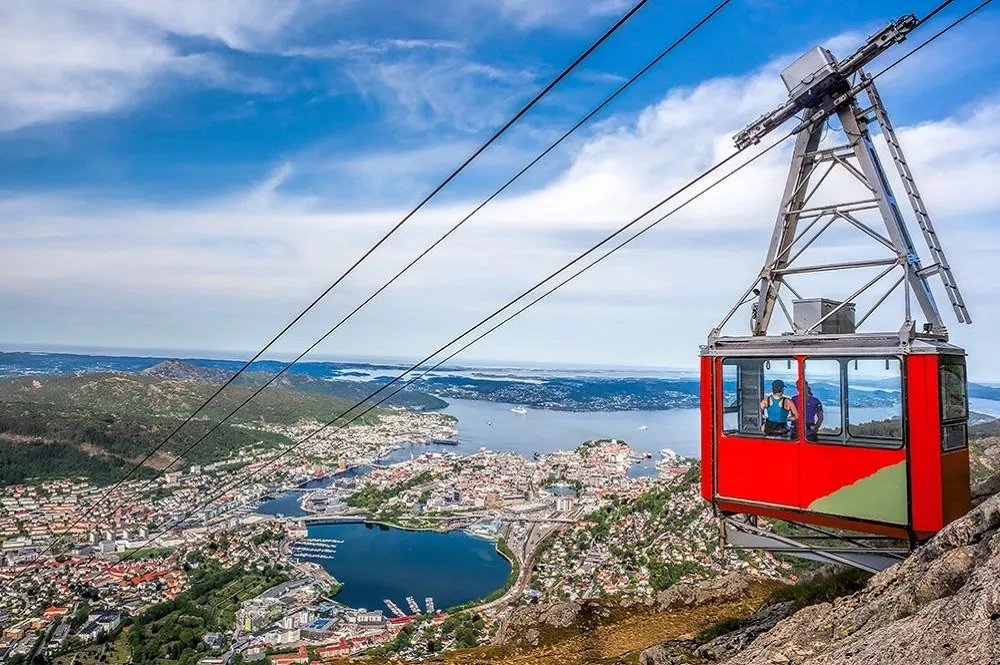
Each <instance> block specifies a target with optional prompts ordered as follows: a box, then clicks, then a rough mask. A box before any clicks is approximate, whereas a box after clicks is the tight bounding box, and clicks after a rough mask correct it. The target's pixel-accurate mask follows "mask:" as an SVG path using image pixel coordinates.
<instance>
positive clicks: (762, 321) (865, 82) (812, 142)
mask: <svg viewBox="0 0 1000 665" xmlns="http://www.w3.org/2000/svg"><path fill="white" fill-rule="evenodd" d="M859 76H860V83H859V85H858V89H859V91H860V92H864V94H865V95H866V96H867V99H868V102H869V105H868V106H867V107H865V108H861V106H860V105H859V103H858V96H857V95H848V96H846V98H842V99H841V100H838V101H840V102H841V103H840V105H839V106H836V107H835V108H833V109H832V110H824V109H823V108H815V109H807V111H806V114H805V116H806V117H807V118H812V121H811V122H807V123H803V125H801V127H800V130H799V132H798V134H797V136H796V142H795V149H794V152H793V155H792V161H791V166H790V168H789V173H788V177H787V180H786V184H785V190H784V194H783V196H782V200H781V206H780V212H779V214H778V218H777V221H776V223H775V227H774V232H773V233H772V236H771V243H770V247H769V249H768V253H767V258H766V260H765V262H764V266H763V267H762V268H761V271H760V273H759V274H758V276H757V277H755V278H754V280H753V282H752V283H751V285H750V287H749V288H748V289H747V290H746V291H745V292H744V294H743V296H742V297H741V298H740V299H739V301H738V302H737V304H736V305H735V306H734V307H733V308H732V309H731V310H730V311H729V312H728V313H727V315H726V316H725V318H724V319H723V320H722V321H721V322H720V323H719V325H718V326H716V328H715V330H713V333H712V336H715V337H718V336H719V335H720V334H721V331H722V330H723V329H724V328H725V327H726V325H727V324H728V323H729V322H730V320H731V319H732V318H733V316H734V315H735V314H736V312H737V311H738V310H739V308H740V307H741V306H743V305H745V304H747V303H748V302H751V301H755V302H753V305H752V308H751V317H750V332H751V334H752V335H755V336H759V335H766V334H767V332H768V328H769V326H770V324H771V319H772V316H773V314H774V311H775V309H779V310H780V311H781V313H782V315H783V316H784V318H785V320H786V321H787V322H788V324H789V327H790V328H791V330H792V332H793V334H810V333H815V332H816V331H817V329H818V328H819V326H820V325H821V324H822V323H823V322H824V321H826V320H827V319H829V318H830V317H832V316H836V315H837V314H838V313H839V311H840V310H841V309H842V308H844V307H846V306H848V305H850V304H852V303H853V301H854V300H855V299H856V298H858V297H859V296H861V295H863V294H866V293H868V292H869V291H873V290H876V289H884V290H883V291H882V293H881V294H880V295H879V296H878V297H877V298H876V299H875V303H874V305H872V306H871V307H870V308H869V309H868V310H867V311H866V312H865V313H864V314H862V315H861V316H860V318H859V319H858V321H857V323H856V326H857V327H858V328H860V327H861V326H862V325H863V324H864V323H865V322H866V321H867V320H868V319H869V318H870V317H871V316H872V314H874V313H875V312H876V311H877V310H879V309H880V308H881V307H882V306H883V305H884V304H885V303H886V301H887V300H888V299H889V298H890V297H891V296H892V295H893V294H894V293H896V292H897V290H899V287H900V286H903V292H904V293H903V301H904V317H905V321H904V322H903V324H902V326H901V329H915V327H916V322H915V321H914V320H913V305H912V303H913V302H914V301H915V302H916V305H917V307H918V308H919V311H920V313H921V314H922V315H923V319H924V321H925V323H924V325H923V326H922V332H923V333H924V334H927V335H930V336H933V337H935V338H937V339H941V340H942V341H946V340H947V338H948V333H947V328H946V327H945V325H944V323H943V321H942V318H941V314H940V312H939V310H938V307H937V303H936V302H935V299H934V295H933V293H932V291H931V288H930V284H929V282H928V278H929V277H930V276H932V275H938V276H940V278H941V280H942V282H943V284H944V289H945V293H946V294H947V295H948V298H949V300H950V301H951V304H952V307H953V309H954V311H955V314H956V316H957V318H958V320H959V321H960V322H963V323H971V317H970V316H969V312H968V310H967V308H966V306H965V302H964V300H963V298H962V295H961V293H960V291H959V290H958V286H957V284H956V282H955V279H954V276H953V275H952V272H951V268H950V266H949V264H948V261H947V258H946V257H945V255H944V251H943V249H942V248H941V245H940V242H939V241H938V238H937V234H936V232H935V231H934V227H933V224H932V222H931V219H930V216H929V214H928V213H927V209H926V207H925V206H924V203H923V199H922V198H921V196H920V193H919V191H918V190H917V187H916V182H915V180H914V178H913V175H912V173H911V172H910V169H909V166H908V165H907V163H906V160H905V158H904V156H903V152H902V149H901V147H900V145H899V141H898V139H897V138H896V135H895V131H894V130H893V128H892V125H891V123H890V121H889V117H888V114H887V113H886V111H885V108H884V106H883V105H882V101H881V98H880V97H879V95H878V91H877V90H876V89H875V84H874V82H873V81H872V80H871V79H870V78H868V77H867V76H866V75H865V74H864V72H860V73H859ZM828 108H829V107H828ZM834 114H835V115H837V117H838V118H839V120H840V123H841V127H842V133H843V135H844V136H845V138H846V142H845V143H843V144H840V145H835V146H832V147H826V148H821V147H820V143H821V141H822V139H823V134H824V124H825V123H824V122H823V120H825V119H826V118H828V117H829V116H830V115H834ZM876 122H877V123H878V124H879V126H880V128H881V134H882V136H883V138H884V139H885V141H886V143H887V144H888V146H889V153H890V154H891V155H892V159H893V162H894V164H895V166H896V170H897V172H898V173H899V176H900V178H901V180H902V182H903V185H904V189H905V190H906V194H907V197H908V199H909V202H910V205H911V207H912V209H913V213H914V215H915V217H916V220H917V223H918V225H919V226H920V229H921V231H922V233H923V236H924V239H925V241H926V242H927V245H928V247H929V249H930V258H931V263H930V264H928V265H926V266H925V265H923V264H922V262H921V259H920V256H919V254H918V252H917V250H916V247H915V246H914V243H913V240H912V238H911V236H910V233H909V231H908V229H907V225H906V222H905V220H904V219H903V216H902V213H901V212H900V209H899V205H898V204H897V201H896V198H895V196H894V195H893V192H892V188H891V187H890V185H889V181H888V179H887V178H886V175H885V170H884V169H883V167H882V162H881V160H880V159H879V156H878V153H877V152H876V151H875V147H874V144H873V142H872V138H871V134H870V132H869V129H868V127H869V125H871V124H872V123H876ZM835 169H840V170H841V171H843V172H845V173H847V174H849V175H850V176H851V177H852V178H853V179H855V180H856V181H857V182H859V183H860V184H861V185H862V186H863V187H864V188H865V190H866V191H868V192H870V194H871V195H870V196H866V197H865V198H861V199H857V200H850V201H841V202H836V203H832V204H822V205H812V204H811V202H812V201H813V200H814V198H815V196H816V194H817V192H818V191H821V188H822V186H823V185H824V183H825V182H826V181H827V179H828V177H829V176H830V174H831V173H832V172H833V171H834V170H835ZM865 211H877V212H878V217H880V218H881V221H882V222H883V225H884V229H883V228H875V227H873V226H872V225H871V224H869V223H866V222H865V221H863V220H862V219H859V216H858V213H862V212H865ZM834 224H839V225H841V226H842V225H848V226H850V227H853V228H855V229H857V230H858V231H859V232H860V233H862V234H863V235H864V236H866V237H867V238H868V239H869V240H870V241H871V242H872V243H874V244H875V245H878V246H880V247H882V248H883V249H885V250H886V253H887V256H886V258H881V259H867V260H844V261H839V262H835V263H825V264H807V263H804V262H802V261H800V259H801V257H802V255H803V253H804V252H806V250H808V249H809V247H811V246H812V245H813V244H814V243H815V242H816V241H817V240H818V239H819V238H820V237H821V236H823V234H824V233H826V232H827V231H829V229H830V228H831V227H832V226H833V225H834ZM865 268H868V269H870V268H882V270H880V271H879V272H878V273H877V274H876V276H875V277H873V278H871V279H869V280H868V281H866V282H864V283H863V284H861V285H860V286H859V287H858V288H857V289H856V290H855V291H853V292H852V293H851V295H849V296H848V297H847V298H845V299H844V300H843V301H842V302H841V303H840V304H839V305H837V306H836V308H835V309H833V311H830V312H828V313H826V315H825V316H823V317H822V318H820V319H819V320H817V321H815V322H813V323H812V324H811V325H810V326H809V327H808V328H805V329H800V328H799V327H798V326H796V324H795V322H794V320H793V318H792V315H791V313H790V311H789V308H788V305H787V304H786V303H785V301H784V299H783V298H782V297H781V296H782V290H783V288H784V289H788V291H789V292H790V293H791V294H792V296H793V297H795V298H802V295H801V293H800V292H799V291H798V290H797V289H795V288H794V287H793V285H792V284H791V283H790V280H789V279H788V278H789V277H792V276H795V275H805V274H816V273H822V272H846V271H850V270H857V269H865ZM893 273H895V279H893V278H891V277H890V275H892V274H893ZM887 278H888V279H887ZM824 295H825V294H824Z"/></svg>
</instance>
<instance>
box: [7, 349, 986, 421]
mask: <svg viewBox="0 0 1000 665" xmlns="http://www.w3.org/2000/svg"><path fill="white" fill-rule="evenodd" d="M242 366H243V362H241V361H237V360H211V359H199V358H194V359H168V358H137V357H129V356H87V355H74V354H60V353H52V354H49V353H24V352H17V353H4V352H0V378H2V377H5V376H7V377H15V376H25V375H33V376H39V375H54V374H72V373H80V372H86V373H91V372H131V373H140V374H143V375H145V376H151V377H154V378H163V379H171V380H176V381H188V382H192V383H199V382H201V383H206V384H214V385H221V383H222V382H224V381H226V380H227V379H228V378H229V377H230V376H232V375H233V374H234V373H235V372H236V371H237V370H239V369H240V368H241V367H242ZM284 366H285V363H283V362H281V361H276V360H258V361H255V362H254V363H252V364H251V366H250V367H249V369H248V371H247V373H246V374H244V375H243V376H241V377H240V378H239V379H238V380H237V381H236V383H237V384H240V385H260V384H261V383H262V382H263V381H266V380H267V378H269V377H270V376H273V375H274V374H276V373H277V372H279V371H281V370H282V369H283V368H284ZM405 369H407V367H406V366H404V365H399V364H392V363H385V364H377V363H360V362H319V361H310V362H300V363H296V364H295V366H294V367H293V368H292V369H291V371H290V372H289V373H288V374H285V375H284V376H282V377H281V378H280V379H278V380H277V381H275V385H276V386H280V387H285V388H291V389H293V390H297V391H301V392H306V393H314V394H319V395H327V396H331V397H339V398H343V399H351V400H360V399H363V398H365V397H367V396H368V395H370V394H371V393H372V392H374V391H376V390H378V389H379V388H380V387H382V386H385V385H386V384H387V383H389V382H390V381H391V380H392V379H394V378H395V377H396V376H398V375H399V374H401V373H402V372H403V371H404V370H405ZM813 384H814V385H813V388H814V390H815V391H816V394H817V396H819V397H820V399H822V400H824V401H830V400H833V401H837V400H839V395H840V390H839V387H837V386H835V385H832V384H826V383H825V382H824V381H823V380H816V381H814V382H813ZM865 385H866V386H867V387H869V388H879V387H883V388H884V387H889V386H891V385H894V384H893V382H886V383H885V385H884V386H880V383H879V381H878V380H875V379H872V380H870V381H867V382H866V383H865ZM698 391H699V381H698V376H697V374H696V372H695V371H694V370H691V371H690V372H682V371H671V372H665V371H664V372H655V371H650V372H649V373H648V374H646V375H644V376H632V375H629V374H627V373H625V372H624V371H610V370H607V371H593V370H579V371H573V370H565V369H560V370H555V369H552V370H548V369H541V368H536V369H530V370H528V369H522V368H506V369H504V368H499V367H491V368H477V367H441V368H439V369H438V370H435V371H433V372H430V373H428V375H427V376H426V377H424V378H422V379H421V380H419V381H417V382H415V383H414V384H413V385H412V386H409V387H407V388H406V389H405V390H403V391H401V392H400V393H398V394H397V395H395V396H393V397H392V399H390V400H389V401H388V402H387V404H388V405H391V406H401V407H406V408H411V409H421V410H432V409H442V408H444V407H445V406H446V401H445V400H448V399H472V400H487V401H492V402H507V403H513V404H523V405H525V406H533V407H535V408H547V409H557V410H568V411H627V410H652V409H672V408H693V407H696V406H697V405H698V404H699V393H698ZM969 392H970V396H971V397H973V398H984V399H993V400H1000V387H996V386H989V385H985V384H977V383H970V384H969ZM898 401H899V393H898V392H892V391H889V390H867V391H864V393H859V392H855V394H853V395H852V405H853V406H890V405H895V404H897V403H898Z"/></svg>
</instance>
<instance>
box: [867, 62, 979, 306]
mask: <svg viewBox="0 0 1000 665" xmlns="http://www.w3.org/2000/svg"><path fill="white" fill-rule="evenodd" d="M861 80H862V84H863V85H864V88H865V91H866V92H867V93H868V98H869V99H870V100H871V102H872V107H871V110H872V111H874V112H875V119H876V120H877V121H878V124H879V125H880V126H881V127H882V135H883V136H884V137H885V142H886V143H887V144H888V146H889V153H890V154H891V155H892V161H893V162H895V163H896V171H897V172H898V173H899V177H900V179H901V180H902V181H903V187H904V188H905V189H906V195H907V197H909V199H910V205H911V206H912V207H913V214H914V215H915V216H916V218H917V224H919V225H920V230H921V231H923V234H924V240H926V241H927V246H928V248H929V249H930V252H931V258H932V259H933V261H934V262H933V263H932V264H931V265H929V266H927V267H925V268H923V269H922V270H921V271H920V272H921V273H922V274H923V275H933V274H938V275H940V276H941V282H942V283H943V284H944V289H945V292H946V293H947V294H948V299H949V300H950V301H951V306H952V308H953V309H954V310H955V316H956V317H957V318H958V320H959V322H961V323H972V317H971V316H970V315H969V310H968V309H967V308H966V306H965V300H964V299H963V298H962V293H961V292H960V291H959V290H958V283H957V282H956V281H955V277H954V275H953V274H952V272H951V266H950V265H948V259H947V258H945V255H944V250H943V249H942V248H941V243H940V242H939V241H938V236H937V233H936V232H935V231H934V225H933V224H932V223H931V217H930V215H929V214H928V213H927V208H926V207H925V206H924V200H923V198H922V197H921V196H920V192H919V190H917V183H916V181H915V180H914V179H913V174H912V173H911V172H910V167H909V166H908V165H907V163H906V158H905V157H904V156H903V149H902V147H900V145H899V139H897V138H896V132H895V131H894V130H893V128H892V123H890V122H889V116H888V114H887V113H886V112H885V107H884V106H883V105H882V98H881V97H879V94H878V91H877V90H876V89H875V82H874V81H873V80H872V79H871V78H870V77H869V76H868V75H867V74H864V73H862V74H861Z"/></svg>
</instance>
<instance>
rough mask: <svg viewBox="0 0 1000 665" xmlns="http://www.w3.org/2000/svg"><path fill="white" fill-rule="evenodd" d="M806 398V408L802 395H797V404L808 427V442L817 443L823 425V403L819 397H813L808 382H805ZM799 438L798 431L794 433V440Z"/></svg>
mask: <svg viewBox="0 0 1000 665" xmlns="http://www.w3.org/2000/svg"><path fill="white" fill-rule="evenodd" d="M805 397H806V403H805V407H803V405H802V395H797V396H796V397H795V402H796V406H798V407H799V412H800V413H801V414H802V422H803V423H805V426H806V441H816V435H817V434H818V433H819V426H820V425H822V424H823V403H822V402H820V401H819V398H818V397H816V396H815V395H813V392H812V388H810V387H809V383H808V382H805ZM797 437H798V432H797V431H796V432H794V433H793V435H792V438H797Z"/></svg>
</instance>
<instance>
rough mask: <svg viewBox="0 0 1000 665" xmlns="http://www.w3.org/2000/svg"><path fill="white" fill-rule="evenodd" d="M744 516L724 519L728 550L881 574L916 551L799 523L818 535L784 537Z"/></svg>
mask: <svg viewBox="0 0 1000 665" xmlns="http://www.w3.org/2000/svg"><path fill="white" fill-rule="evenodd" d="M744 517H745V518H746V519H742V520H741V519H736V518H735V517H723V518H722V519H721V520H720V527H721V534H720V535H721V538H722V542H723V545H724V547H725V548H726V549H730V550H764V551H767V552H773V553H775V554H786V555H789V556H795V557H799V558H802V559H808V560H811V561H818V562H821V563H829V564H835V565H841V566H850V567H852V568H859V569H861V570H865V571H868V572H870V573H877V572H879V571H881V570H885V569H886V568H888V567H889V566H892V565H893V564H896V563H899V562H900V561H902V560H903V559H905V558H906V556H907V555H908V554H909V553H910V552H911V551H912V548H911V547H910V546H907V547H885V546H883V547H880V546H876V545H874V544H872V543H884V544H894V543H898V542H901V541H899V540H898V539H895V538H890V537H888V536H869V535H856V536H855V535H851V536H844V535H840V534H835V533H831V532H829V531H825V530H823V529H819V528H817V527H814V526H811V525H808V524H801V523H798V522H790V524H792V525H793V526H796V527H799V528H802V529H806V530H808V531H811V532H813V534H814V535H809V536H796V537H794V538H792V537H789V536H782V535H779V534H776V533H772V532H770V531H767V530H765V529H762V528H760V527H759V526H757V523H756V522H757V521H756V519H755V518H754V517H753V516H752V515H747V516H744ZM820 541H834V542H837V543H841V544H838V545H827V544H823V543H821V542H820Z"/></svg>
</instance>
